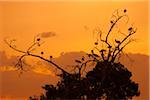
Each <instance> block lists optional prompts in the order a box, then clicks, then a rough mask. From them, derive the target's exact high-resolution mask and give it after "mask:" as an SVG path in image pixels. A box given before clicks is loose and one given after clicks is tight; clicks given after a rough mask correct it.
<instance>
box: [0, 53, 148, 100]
mask: <svg viewBox="0 0 150 100" xmlns="http://www.w3.org/2000/svg"><path fill="white" fill-rule="evenodd" d="M83 55H85V53H84V52H68V53H62V54H61V55H60V56H59V57H57V58H54V59H53V60H54V61H55V62H56V63H57V64H59V65H60V66H63V68H65V69H70V67H68V65H73V64H74V63H75V61H74V60H75V59H81V57H82V56H83ZM128 56H129V57H130V58H131V59H133V60H134V61H132V62H131V61H130V60H129V59H128V58H127V57H126V56H124V55H123V56H122V57H121V63H123V65H125V66H126V67H127V68H128V69H129V70H130V71H131V72H132V74H133V77H132V79H133V80H135V81H136V82H138V83H139V86H140V91H141V96H140V97H138V99H144V100H147V99H148V95H149V94H148V86H149V83H148V80H149V78H148V74H149V70H148V67H149V56H146V55H142V54H128ZM0 57H1V58H0V61H1V63H0V65H3V66H4V65H11V62H13V60H15V57H9V58H8V57H7V56H6V54H5V52H0ZM6 60H7V61H6ZM7 62H8V63H7ZM44 64H45V63H44ZM51 68H54V67H53V66H51V64H49V63H47V64H46V67H45V68H44V67H41V66H38V65H37V66H35V69H33V71H29V72H25V73H24V74H23V75H22V77H21V78H17V77H18V73H17V72H16V71H3V72H1V71H0V74H1V76H2V78H1V80H0V81H1V82H0V83H1V86H2V87H0V90H3V91H2V93H0V94H1V95H3V96H7V95H9V96H14V97H20V96H21V97H26V98H27V96H31V95H34V94H37V95H38V94H39V95H40V93H41V92H42V91H41V86H42V85H44V84H46V83H53V84H55V83H56V82H57V81H58V79H59V78H58V77H55V76H53V75H54V74H55V72H54V71H52V70H51ZM35 72H36V73H35ZM37 73H40V74H37ZM44 73H45V74H44ZM16 86H17V87H16ZM10 89H11V90H12V91H10ZM22 90H24V91H22ZM20 91H22V92H20Z"/></svg>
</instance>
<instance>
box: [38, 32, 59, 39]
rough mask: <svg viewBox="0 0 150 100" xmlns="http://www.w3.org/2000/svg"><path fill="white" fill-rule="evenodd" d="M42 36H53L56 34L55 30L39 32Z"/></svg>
mask: <svg viewBox="0 0 150 100" xmlns="http://www.w3.org/2000/svg"><path fill="white" fill-rule="evenodd" d="M40 35H41V37H42V38H49V37H54V36H56V33H55V32H42V33H40Z"/></svg>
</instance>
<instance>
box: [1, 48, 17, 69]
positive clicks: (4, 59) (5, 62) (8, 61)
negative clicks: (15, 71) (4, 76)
mask: <svg viewBox="0 0 150 100" xmlns="http://www.w3.org/2000/svg"><path fill="white" fill-rule="evenodd" d="M16 59H17V57H16V56H11V57H8V56H7V55H6V52H5V51H0V67H1V66H13V65H14V63H15V62H16Z"/></svg>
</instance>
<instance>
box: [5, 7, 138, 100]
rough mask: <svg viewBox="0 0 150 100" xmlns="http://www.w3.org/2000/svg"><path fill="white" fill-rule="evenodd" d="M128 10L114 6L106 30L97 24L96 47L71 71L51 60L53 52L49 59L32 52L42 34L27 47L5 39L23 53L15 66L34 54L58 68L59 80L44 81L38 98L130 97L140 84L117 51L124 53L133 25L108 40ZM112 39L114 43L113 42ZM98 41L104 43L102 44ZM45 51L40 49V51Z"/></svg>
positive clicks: (112, 99)
mask: <svg viewBox="0 0 150 100" xmlns="http://www.w3.org/2000/svg"><path fill="white" fill-rule="evenodd" d="M126 13H127V10H126V9H124V10H123V11H119V10H116V11H115V12H114V13H113V15H112V18H111V20H110V24H111V26H110V28H109V30H108V32H107V33H106V34H103V32H102V31H101V30H100V29H99V28H97V29H96V33H97V37H98V38H97V41H96V42H95V47H94V48H93V49H92V50H91V53H87V55H85V56H83V57H82V58H81V59H80V60H75V62H76V65H75V69H74V73H71V72H68V71H66V70H64V69H63V67H60V66H59V65H57V64H56V63H54V61H52V60H51V59H52V56H50V58H49V59H46V58H44V57H43V56H40V55H36V54H33V50H34V49H36V48H37V47H39V46H40V45H41V44H42V42H41V38H39V37H35V38H34V41H33V44H32V45H31V46H30V47H29V48H27V51H22V50H20V49H18V48H17V47H16V46H15V45H14V44H13V41H8V40H5V42H6V43H7V44H8V45H9V46H10V48H12V49H14V50H15V51H17V52H20V53H22V54H23V55H21V56H20V57H19V60H18V63H17V64H16V67H17V68H18V69H21V70H24V67H23V65H24V62H23V61H24V60H23V59H24V57H26V56H33V57H37V58H39V59H41V60H44V61H46V62H48V63H50V64H52V65H54V67H56V68H57V69H59V70H61V74H58V75H57V76H58V77H60V78H61V79H60V81H59V82H58V83H57V84H56V85H52V84H46V85H45V86H43V87H42V88H43V89H44V90H45V93H44V94H43V95H41V96H40V100H55V99H83V100H87V99H95V100H96V99H106V100H117V99H123V100H126V99H132V98H133V97H134V96H139V95H140V92H139V86H138V84H137V83H135V82H134V81H132V80H131V77H132V73H131V72H130V71H129V70H128V69H127V68H126V67H125V66H124V65H122V64H121V63H120V62H119V61H118V60H117V59H119V58H120V54H121V53H123V49H124V48H125V47H126V46H127V45H128V44H129V43H131V42H132V41H134V39H132V38H131V36H132V35H133V34H135V33H136V30H137V29H136V28H135V27H133V26H131V27H129V28H128V29H127V33H126V34H124V33H122V32H121V31H118V32H117V33H118V35H124V36H122V37H123V38H122V39H121V40H119V39H117V38H116V37H113V39H112V41H111V42H110V35H111V34H112V33H113V32H112V31H113V29H114V28H115V27H116V26H117V24H118V22H119V21H120V20H122V19H123V18H127V19H126V20H127V21H128V15H127V14H126ZM113 43H114V44H113ZM101 45H104V46H103V47H101ZM43 54H44V52H43V51H42V52H41V55H43ZM91 62H92V63H94V64H93V66H94V67H93V69H92V70H90V71H88V72H85V73H84V71H85V69H86V68H88V66H89V63H91ZM29 99H30V100H37V98H34V97H30V98H29Z"/></svg>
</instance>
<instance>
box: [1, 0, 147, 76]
mask: <svg viewBox="0 0 150 100" xmlns="http://www.w3.org/2000/svg"><path fill="white" fill-rule="evenodd" d="M6 1H7V2H6ZM6 1H5V2H4V1H3V0H2V1H0V54H1V55H3V57H5V56H6V57H8V59H9V58H10V59H11V57H15V56H17V55H18V53H17V52H14V51H13V50H12V49H10V48H9V47H8V46H7V45H6V44H5V43H4V41H3V40H4V39H5V38H10V39H16V40H17V41H16V44H17V47H18V48H20V49H22V50H26V49H27V47H28V46H30V45H31V43H32V41H33V38H34V36H36V35H37V34H39V33H42V32H51V33H54V34H55V36H53V37H51V36H47V37H45V38H43V40H44V44H43V45H42V46H41V47H40V48H39V49H38V50H37V51H36V53H40V52H41V51H44V56H45V57H47V56H49V55H52V56H54V57H60V53H62V52H80V51H84V52H89V51H90V50H91V49H92V47H93V46H94V42H95V36H94V34H93V30H94V29H95V28H96V27H99V28H100V29H101V30H102V31H104V33H106V32H107V31H108V29H109V27H110V18H111V16H112V13H113V12H114V11H115V10H116V9H122V10H123V9H127V14H128V16H129V23H128V24H125V22H124V21H122V22H121V24H120V26H121V28H122V27H125V28H126V29H128V27H130V25H132V24H133V25H134V26H135V27H137V29H138V30H137V33H136V34H135V35H134V36H133V37H134V39H137V41H136V42H133V43H131V44H129V46H127V48H126V49H125V52H126V53H131V54H142V55H147V56H149V55H150V52H149V50H148V49H149V46H150V42H149V41H148V37H149V36H148V21H149V20H148V1H147V0H94V1H93V0H87V1H86V0H70V1H69V0H56V1H54V0H44V1H40V0H32V1H33V2H31V1H29V0H6ZM19 1H21V2H19ZM25 1H26V2H25ZM1 52H2V53H1ZM4 52H5V54H4ZM1 55H0V56H1ZM1 57H2V56H1ZM6 57H5V58H6ZM1 59H2V58H1ZM10 59H9V60H10ZM1 61H2V62H1ZM1 61H0V62H1V63H3V64H1V63H0V65H1V66H0V67H1V68H0V70H3V71H4V70H7V69H6V68H4V67H3V66H5V67H6V66H10V65H9V64H7V63H8V62H7V61H5V60H3V59H2V60H1ZM9 63H10V62H9ZM66 63H67V62H66ZM11 66H13V65H11ZM9 70H14V69H13V68H10V69H9ZM43 70H45V69H42V68H41V67H38V68H37V69H34V71H35V72H37V73H38V72H39V73H42V72H44V71H43ZM44 73H49V74H50V75H51V76H53V73H51V72H49V71H47V72H44Z"/></svg>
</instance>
